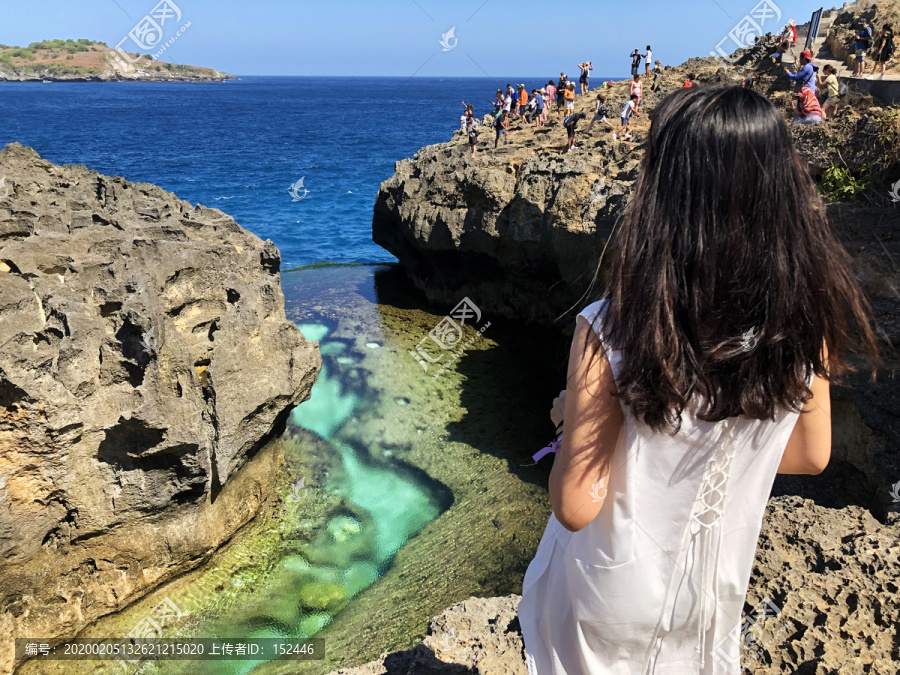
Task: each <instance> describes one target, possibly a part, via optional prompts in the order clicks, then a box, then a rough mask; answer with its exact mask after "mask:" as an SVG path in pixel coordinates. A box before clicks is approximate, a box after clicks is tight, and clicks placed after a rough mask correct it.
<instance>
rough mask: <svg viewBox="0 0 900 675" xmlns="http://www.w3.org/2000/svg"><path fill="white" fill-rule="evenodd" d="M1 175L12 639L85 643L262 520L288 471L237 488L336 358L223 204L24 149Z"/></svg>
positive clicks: (5, 512)
mask: <svg viewBox="0 0 900 675" xmlns="http://www.w3.org/2000/svg"><path fill="white" fill-rule="evenodd" d="M0 178H2V179H3V180H2V186H0V261H2V262H0V317H2V319H0V415H2V418H0V483H2V489H3V491H2V500H3V508H0V634H4V635H13V634H14V635H16V636H23V637H24V636H38V635H39V636H42V637H48V638H52V637H70V636H72V635H74V634H76V633H77V632H78V630H80V629H81V628H82V627H84V626H85V625H86V624H88V623H90V622H91V621H94V620H95V619H97V618H98V617H99V616H102V615H103V614H106V613H109V612H111V611H114V610H116V609H118V608H121V607H122V606H124V605H125V604H127V603H128V602H129V601H130V600H133V599H134V598H135V597H138V596H139V595H141V594H143V593H145V592H146V591H147V590H149V589H150V588H151V587H153V586H154V585H157V584H159V583H161V582H162V581H164V580H166V579H168V578H171V577H172V576H173V575H174V574H176V573H179V572H183V571H184V570H185V569H188V568H189V567H190V566H192V565H194V564H197V563H199V562H201V561H202V559H204V558H205V557H208V556H209V554H211V552H212V551H213V550H215V548H216V547H217V546H218V545H220V544H221V543H222V542H224V541H226V540H227V539H228V538H229V537H230V536H231V535H232V534H233V533H234V532H235V530H236V529H237V528H238V527H240V526H241V525H242V524H244V523H245V522H247V520H248V519H249V518H250V517H252V515H253V513H255V508H256V507H258V505H259V503H260V501H261V499H262V498H263V497H264V494H265V489H264V488H265V481H266V480H269V479H271V476H272V475H274V471H268V472H262V473H260V472H256V473H254V474H252V475H253V476H254V477H253V478H252V480H250V479H248V480H245V481H244V482H243V483H241V485H242V486H243V487H241V488H240V489H238V488H234V489H233V490H231V491H229V490H225V491H224V492H223V489H224V487H225V486H226V481H228V482H233V481H234V480H236V479H237V478H239V476H238V477H235V474H236V472H238V470H239V469H240V468H241V467H242V466H243V465H245V464H246V463H247V461H248V459H250V458H251V457H253V456H254V455H255V454H256V453H257V451H258V450H259V449H260V448H261V447H262V446H263V445H264V444H265V443H266V442H267V441H268V440H270V439H272V438H273V437H275V436H276V435H277V434H279V433H280V432H281V431H282V430H283V428H284V423H285V421H286V418H287V415H288V413H289V412H290V410H291V409H292V408H293V407H294V406H296V405H297V404H299V403H300V402H302V401H304V400H306V399H307V398H308V397H309V392H310V389H311V387H312V384H313V382H314V381H315V378H316V376H317V374H318V372H319V369H320V367H321V360H320V357H319V354H318V351H317V347H316V344H315V343H314V342H309V341H307V340H305V339H304V337H303V335H302V334H301V333H300V331H299V330H297V328H296V327H295V326H294V325H293V324H292V323H290V322H289V321H287V320H286V318H285V313H284V296H283V295H282V291H281V284H280V278H279V266H280V253H279V251H278V249H277V248H275V246H274V245H273V244H272V243H271V242H263V241H261V240H260V239H259V238H257V237H256V236H255V235H253V234H251V233H249V232H247V231H246V230H244V229H242V228H241V227H240V226H239V225H238V224H237V223H235V222H234V220H233V219H231V218H230V217H228V216H226V215H225V214H224V213H222V212H221V211H218V210H216V209H208V208H205V207H202V206H196V207H195V206H191V205H190V204H189V203H188V202H185V201H182V200H180V199H178V198H177V197H175V195H173V194H171V193H169V192H166V191H165V190H162V189H161V188H158V187H155V186H153V185H149V184H146V183H131V182H128V181H126V180H124V179H122V178H119V177H109V176H104V175H100V174H98V173H97V172H96V171H90V170H88V169H87V168H86V167H80V166H56V165H53V164H51V163H50V162H47V161H44V160H42V159H41V158H40V157H39V156H38V155H37V153H35V152H34V151H33V150H31V149H29V148H24V147H22V146H21V145H19V144H16V143H14V144H12V145H9V146H7V147H6V148H4V149H3V150H2V152H0ZM248 481H249V482H248ZM239 482H240V481H239ZM229 487H230V485H229ZM220 493H221V494H220ZM226 493H227V494H226ZM222 502H224V503H222ZM211 514H216V515H215V517H211ZM3 649H4V650H6V649H7V647H6V646H4V648H3ZM11 658H12V655H11V651H9V652H7V651H4V652H3V654H2V655H0V665H6V666H8V665H9V664H10V662H11Z"/></svg>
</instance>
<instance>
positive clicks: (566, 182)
mask: <svg viewBox="0 0 900 675" xmlns="http://www.w3.org/2000/svg"><path fill="white" fill-rule="evenodd" d="M887 4H894V5H897V6H900V3H887ZM773 49H774V39H772V38H766V39H763V40H761V41H760V42H759V43H758V44H757V45H756V46H754V47H753V48H750V49H745V50H741V51H739V52H737V53H736V54H735V55H733V57H732V58H733V60H734V63H733V65H732V66H730V67H729V68H728V69H723V68H722V67H721V65H720V63H719V62H717V61H716V60H715V59H712V58H693V59H690V60H688V61H687V62H685V63H684V64H682V65H680V66H678V67H668V66H667V67H665V68H663V69H662V71H661V72H660V73H659V75H658V76H657V77H656V78H653V77H651V78H650V80H649V81H647V82H645V83H644V90H643V92H644V96H643V100H642V103H641V111H642V115H641V116H640V117H638V118H635V119H634V122H633V129H634V130H633V139H631V140H630V141H623V140H622V139H619V140H618V141H613V140H612V139H611V138H610V134H609V128H608V127H606V126H605V125H600V124H595V125H594V127H593V129H592V130H591V131H588V126H589V122H590V119H591V114H590V111H591V110H592V109H593V108H592V106H593V101H594V100H595V99H596V96H597V94H598V93H600V89H599V88H597V89H594V90H592V91H591V92H590V93H589V95H587V96H578V97H577V98H576V105H575V110H576V112H587V113H589V114H588V117H587V119H586V120H584V121H582V122H581V123H580V125H579V127H578V141H577V145H576V148H575V149H574V150H573V152H571V153H566V152H565V148H566V132H565V130H564V129H563V128H562V122H561V116H559V115H558V114H554V115H551V121H550V124H549V125H548V126H545V127H543V128H536V127H534V126H533V125H528V124H525V123H524V122H523V121H522V120H518V119H516V120H513V121H512V122H511V124H510V135H509V138H510V141H509V145H504V144H503V142H502V141H501V142H500V145H499V146H498V147H497V148H494V133H493V131H492V130H491V129H490V128H489V127H488V126H483V127H482V133H481V137H480V142H479V146H478V153H477V155H476V156H475V157H472V156H471V152H470V151H469V146H468V144H467V141H466V139H465V137H464V136H463V134H462V132H461V131H458V130H457V131H455V132H454V133H453V137H452V139H451V140H450V141H448V142H446V143H439V144H437V145H432V146H428V147H425V148H422V149H420V150H419V151H418V152H417V153H416V154H415V155H414V156H413V157H412V158H411V159H404V160H402V161H400V162H397V164H396V167H395V173H394V175H393V176H392V177H391V178H389V179H388V180H386V181H385V182H384V183H382V185H381V189H380V190H379V193H378V196H377V198H376V202H375V207H374V213H373V220H372V237H373V239H374V241H375V242H376V243H377V244H379V245H381V246H382V247H384V248H385V249H387V250H388V251H390V252H391V253H393V254H394V255H395V256H397V258H398V259H399V261H400V263H401V264H402V265H403V267H404V268H405V270H406V272H407V275H408V276H409V278H410V279H411V280H412V282H413V283H414V284H415V285H416V286H417V287H418V288H419V289H420V290H421V291H422V292H423V293H424V294H425V295H426V296H428V298H429V299H430V300H431V301H433V302H436V303H440V304H445V305H447V306H453V305H454V304H455V303H456V302H458V301H459V300H460V299H461V298H462V297H464V296H467V295H468V296H470V297H472V298H473V299H474V298H477V299H478V301H480V303H481V304H480V305H479V306H481V307H482V308H483V309H486V310H487V311H488V312H489V313H492V314H494V315H495V316H507V317H512V318H517V319H522V320H525V321H531V322H536V323H542V324H549V323H553V322H554V320H555V319H557V317H559V316H560V315H561V314H563V313H564V312H566V311H567V310H570V309H571V308H572V307H573V306H574V305H576V304H577V303H579V302H581V303H583V302H584V301H583V298H582V295H583V293H584V292H585V290H586V289H587V287H588V285H589V283H590V281H591V279H592V277H593V273H594V271H595V269H596V267H597V264H598V261H599V258H600V255H601V254H602V252H603V251H604V249H605V246H606V243H607V241H608V240H609V238H610V234H611V232H612V230H613V227H614V226H615V222H616V220H617V218H618V217H619V216H620V215H621V213H622V212H623V210H624V207H625V205H626V203H627V201H628V199H629V197H630V194H631V190H632V186H633V184H634V181H635V179H636V177H637V171H638V166H639V163H640V158H641V156H642V154H643V147H644V143H645V142H646V139H647V133H648V130H649V126H650V117H651V116H652V111H653V109H654V108H655V107H656V105H657V104H658V103H659V102H660V101H661V100H662V99H663V98H664V97H665V96H666V95H668V94H669V93H671V92H673V91H676V90H677V89H679V88H680V87H681V85H682V82H683V81H684V79H685V78H686V77H687V75H688V74H689V73H694V74H696V75H697V82H698V84H699V85H700V86H706V85H714V84H737V83H739V82H740V81H741V80H742V79H743V78H744V77H746V76H747V75H749V74H758V75H759V76H760V80H759V82H758V83H757V85H756V90H757V91H759V92H761V93H763V94H764V95H766V96H768V97H769V98H770V99H771V100H772V101H773V102H774V103H775V104H776V106H778V107H779V108H781V109H783V110H784V113H785V117H786V119H789V118H790V116H792V114H793V106H794V103H795V100H794V96H793V94H792V92H791V83H790V81H789V80H788V79H787V77H786V76H785V75H784V73H783V71H782V65H781V64H780V63H778V64H773V63H772V62H771V60H769V59H766V58H765V55H766V54H767V53H769V52H771V51H772V50H773ZM629 87H630V81H627V82H616V83H612V85H611V86H605V85H604V86H603V87H602V89H603V90H604V91H605V93H606V94H607V96H608V100H607V107H608V109H609V110H610V111H611V113H612V116H613V119H612V121H613V123H614V124H616V126H618V119H615V118H616V117H617V115H618V112H619V110H620V109H621V108H622V106H623V105H624V103H625V101H626V100H627V99H628V95H629ZM791 133H792V136H793V137H794V140H795V142H796V144H797V147H798V149H799V150H800V152H801V154H803V155H804V156H805V157H806V158H807V159H808V160H809V162H810V165H811V166H812V168H813V170H814V171H815V172H816V173H817V174H821V173H823V172H825V171H826V170H827V169H829V168H831V167H836V168H837V169H839V170H840V171H841V172H845V173H844V174H841V175H845V179H846V180H847V181H848V182H850V183H851V184H852V185H854V186H859V188H860V191H862V188H863V187H864V186H873V185H874V184H875V183H876V182H877V183H878V187H879V188H880V195H879V194H875V195H873V197H874V198H875V201H877V202H878V203H880V205H885V206H889V205H890V200H889V199H887V192H888V189H889V185H890V183H892V182H893V181H896V180H898V179H900V115H898V113H897V111H896V109H895V108H894V109H886V108H884V107H882V106H881V105H880V104H879V103H878V102H877V101H876V100H873V99H872V97H871V96H868V95H866V94H860V93H856V92H854V93H852V94H851V95H850V96H849V97H847V98H846V100H845V101H844V102H843V104H842V105H841V107H840V108H839V111H838V114H837V117H835V118H834V119H832V120H829V121H828V122H827V123H825V124H821V125H811V126H803V127H801V126H796V125H795V126H794V127H792V129H791ZM875 176H877V181H875V180H874V177H875ZM854 181H855V182H854ZM839 187H840V188H843V187H845V186H844V184H843V183H841V184H840V185H839ZM854 194H857V193H854ZM839 208H842V209H844V210H846V208H845V207H839ZM839 234H841V233H840V232H839Z"/></svg>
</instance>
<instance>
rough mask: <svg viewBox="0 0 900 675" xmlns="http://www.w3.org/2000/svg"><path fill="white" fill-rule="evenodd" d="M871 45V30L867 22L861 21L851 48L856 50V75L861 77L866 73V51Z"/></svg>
mask: <svg viewBox="0 0 900 675" xmlns="http://www.w3.org/2000/svg"><path fill="white" fill-rule="evenodd" d="M871 44H872V29H871V28H869V22H868V21H867V20H866V19H863V20H862V27H860V29H859V31H857V33H856V41H855V42H854V43H853V48H854V49H855V50H856V74H857V75H858V76H860V77H862V76H863V75H864V74H865V71H866V50H867V49H868V48H869V46H870V45H871Z"/></svg>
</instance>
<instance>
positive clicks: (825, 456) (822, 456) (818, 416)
mask: <svg viewBox="0 0 900 675" xmlns="http://www.w3.org/2000/svg"><path fill="white" fill-rule="evenodd" d="M810 389H811V390H812V394H813V397H812V398H811V399H810V400H809V401H807V402H806V405H805V406H803V410H804V412H802V413H800V417H799V418H798V419H797V424H796V426H795V427H794V431H793V432H792V433H791V437H790V439H788V443H787V446H786V447H785V449H784V455H782V457H781V464H779V465H778V473H788V474H819V473H822V472H823V471H824V470H825V467H826V466H828V460H829V459H831V396H830V392H831V387H830V385H829V384H828V380H825V379H822V378H821V377H819V376H816V377H814V378H813V381H812V384H811V385H810Z"/></svg>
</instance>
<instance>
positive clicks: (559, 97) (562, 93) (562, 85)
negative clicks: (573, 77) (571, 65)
mask: <svg viewBox="0 0 900 675" xmlns="http://www.w3.org/2000/svg"><path fill="white" fill-rule="evenodd" d="M568 81H569V79H568V78H567V77H566V74H565V73H560V74H559V82H558V83H557V85H556V110H557V112H559V114H560V117H562V115H563V114H564V110H565V104H566V101H565V98H566V84H567V83H568Z"/></svg>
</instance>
